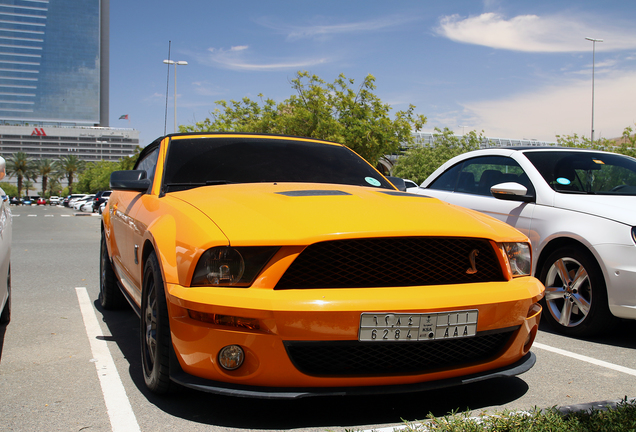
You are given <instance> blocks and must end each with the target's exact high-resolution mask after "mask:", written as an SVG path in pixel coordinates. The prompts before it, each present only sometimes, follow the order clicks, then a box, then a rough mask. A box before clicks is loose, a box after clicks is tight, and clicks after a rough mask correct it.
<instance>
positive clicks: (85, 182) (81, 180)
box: [77, 161, 120, 193]
mask: <svg viewBox="0 0 636 432" xmlns="http://www.w3.org/2000/svg"><path fill="white" fill-rule="evenodd" d="M119 168H120V162H110V161H99V162H90V163H88V164H86V168H85V169H84V171H82V173H81V174H80V175H79V176H78V179H77V190H78V191H80V192H86V193H95V192H99V191H102V190H108V189H110V174H111V173H112V172H113V171H115V170H118V169H119Z"/></svg>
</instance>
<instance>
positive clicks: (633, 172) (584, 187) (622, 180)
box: [524, 150, 636, 195]
mask: <svg viewBox="0 0 636 432" xmlns="http://www.w3.org/2000/svg"><path fill="white" fill-rule="evenodd" d="M524 154H525V156H526V157H527V158H528V159H529V160H530V162H532V164H533V165H534V166H535V167H536V168H537V170H538V171H539V172H540V173H541V175H542V176H543V178H544V179H545V181H546V182H547V183H548V184H549V185H550V187H552V189H554V190H555V191H557V192H562V193H574V194H598V195H636V159H633V158H631V157H627V156H623V155H620V154H615V153H601V152H598V153H597V152H585V151H580V152H579V151H576V150H564V151H528V152H524Z"/></svg>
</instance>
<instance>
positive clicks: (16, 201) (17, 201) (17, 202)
mask: <svg viewBox="0 0 636 432" xmlns="http://www.w3.org/2000/svg"><path fill="white" fill-rule="evenodd" d="M9 204H11V205H21V204H22V200H21V199H20V198H18V197H15V196H14V197H11V199H10V200H9Z"/></svg>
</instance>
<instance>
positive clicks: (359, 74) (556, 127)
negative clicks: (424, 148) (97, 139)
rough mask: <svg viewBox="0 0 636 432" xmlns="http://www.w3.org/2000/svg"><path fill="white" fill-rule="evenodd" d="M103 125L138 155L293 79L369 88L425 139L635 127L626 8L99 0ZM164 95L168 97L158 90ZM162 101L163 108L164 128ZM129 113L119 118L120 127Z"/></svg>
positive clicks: (634, 51)
mask: <svg viewBox="0 0 636 432" xmlns="http://www.w3.org/2000/svg"><path fill="white" fill-rule="evenodd" d="M110 5H111V14H110V24H111V27H110V36H111V43H110V125H111V126H112V127H126V128H134V129H137V130H139V131H140V141H141V145H142V146H145V145H147V144H149V143H150V142H152V141H153V140H154V139H155V138H157V137H159V136H161V135H163V134H164V130H165V131H166V132H167V133H171V132H173V130H174V126H173V124H174V117H173V115H174V114H173V113H174V111H173V107H174V99H173V94H174V93H173V92H174V88H173V85H174V77H173V73H174V67H173V66H170V80H169V82H168V81H167V68H168V66H167V65H165V64H163V60H164V59H167V58H168V47H169V42H171V59H172V60H176V61H187V62H188V65H187V66H178V68H177V104H178V106H177V122H178V123H179V124H192V123H195V122H197V121H202V120H204V119H205V118H206V117H209V116H210V112H211V111H212V110H214V108H215V107H216V105H215V102H216V101H218V100H232V99H233V100H239V99H241V98H243V97H249V98H251V99H258V94H259V93H262V94H263V95H264V96H265V97H267V98H272V99H274V100H275V101H277V102H280V101H283V100H285V99H286V98H288V97H289V96H290V95H291V94H292V93H293V90H292V88H291V86H290V80H291V79H293V78H294V76H295V74H296V72H297V71H299V70H306V71H309V72H311V73H312V74H316V75H318V76H319V77H321V78H322V79H323V80H325V81H327V82H333V81H334V79H335V78H336V77H337V76H338V74H340V73H344V74H345V75H346V76H347V78H353V79H355V80H356V82H361V81H362V79H363V78H364V77H365V76H366V75H367V74H372V75H374V76H375V78H376V85H377V89H376V94H377V95H378V96H379V97H380V98H381V99H382V101H383V102H385V103H388V104H390V105H391V106H392V107H393V112H395V111H398V110H403V109H405V108H407V107H408V105H409V104H413V105H415V106H416V112H417V113H419V114H423V115H425V116H426V117H427V118H428V122H427V124H426V125H425V126H424V128H423V130H424V131H432V130H433V129H434V128H435V127H440V128H444V127H448V128H450V129H452V130H454V131H455V132H456V133H459V134H461V133H463V132H464V131H465V132H468V131H470V130H477V131H478V132H480V131H482V130H483V131H484V133H485V134H486V136H489V137H500V138H527V139H538V140H547V141H555V140H556V138H555V135H557V134H560V135H569V134H574V133H577V134H579V135H583V136H586V137H588V138H589V136H590V132H591V118H592V115H591V112H592V63H593V62H592V48H593V46H592V45H593V44H592V42H590V41H587V40H585V37H592V38H596V39H603V42H602V43H601V42H597V43H596V55H595V62H594V64H595V85H594V93H595V102H594V129H595V138H598V137H599V136H602V137H606V138H612V137H617V136H620V135H621V134H622V131H623V129H624V128H625V127H626V126H632V127H634V128H635V129H636V127H635V126H634V123H635V122H636V26H634V24H633V23H634V19H635V18H636V2H633V1H625V0H618V1H617V0H604V1H602V2H600V1H587V0H576V1H574V0H568V1H554V0H547V1H546V0H534V1H531V2H530V1H523V2H520V1H496V0H493V1H491V0H487V1H481V2H479V1H473V0H457V1H429V0H418V1H416V0H409V1H406V0H404V1H379V0H338V1H334V0H321V1H304V0H277V1H263V0H260V1H259V0H245V1H241V0H231V1H225V0H213V1H210V0H184V1H182V2H178V3H177V2H175V1H168V0H153V1H152V2H151V1H128V0H111V2H110ZM167 86H168V87H167ZM166 92H167V94H168V103H167V105H168V111H167V121H166ZM124 114H128V115H129V120H128V121H126V120H118V119H119V117H120V116H121V115H124Z"/></svg>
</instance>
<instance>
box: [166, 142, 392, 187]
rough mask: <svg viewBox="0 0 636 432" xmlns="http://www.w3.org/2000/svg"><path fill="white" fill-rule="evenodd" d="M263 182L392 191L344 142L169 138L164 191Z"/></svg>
mask: <svg viewBox="0 0 636 432" xmlns="http://www.w3.org/2000/svg"><path fill="white" fill-rule="evenodd" d="M261 182H268V183H274V182H281V183H283V182H299V183H332V184H348V185H358V186H372V187H379V188H385V189H393V187H392V186H391V184H390V183H388V182H387V181H386V180H385V179H384V178H383V177H382V176H381V175H379V174H378V172H377V171H375V170H374V169H373V168H372V167H371V165H369V164H368V163H367V162H366V161H365V160H364V159H362V158H361V157H359V156H358V155H356V154H355V153H354V152H352V151H351V150H349V149H348V148H347V147H345V146H340V145H330V144H321V143H317V142H307V141H298V140H293V139H284V138H282V139H272V138H259V137H229V138H228V137H223V138H209V137H203V138H188V139H173V140H172V141H171V142H170V145H169V147H168V155H167V161H166V168H165V176H164V181H163V188H164V192H171V191H178V190H184V189H189V188H193V187H199V186H206V185H218V184H230V183H261Z"/></svg>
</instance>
